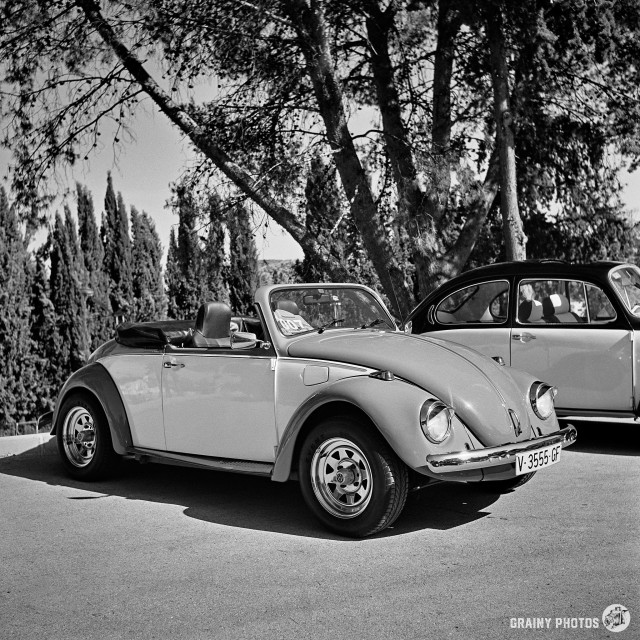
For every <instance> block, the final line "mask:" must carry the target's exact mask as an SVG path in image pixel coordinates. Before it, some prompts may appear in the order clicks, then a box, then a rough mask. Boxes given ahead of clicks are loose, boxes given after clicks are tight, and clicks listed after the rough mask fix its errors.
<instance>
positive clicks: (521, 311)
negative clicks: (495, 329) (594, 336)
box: [518, 280, 615, 324]
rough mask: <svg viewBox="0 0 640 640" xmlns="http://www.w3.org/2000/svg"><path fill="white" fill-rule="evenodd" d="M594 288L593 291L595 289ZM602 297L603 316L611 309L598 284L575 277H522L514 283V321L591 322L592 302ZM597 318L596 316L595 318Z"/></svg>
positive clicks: (609, 312) (613, 315)
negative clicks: (524, 278)
mask: <svg viewBox="0 0 640 640" xmlns="http://www.w3.org/2000/svg"><path fill="white" fill-rule="evenodd" d="M596 292H597V293H596ZM602 298H604V301H606V309H607V311H596V313H601V314H603V315H602V317H603V318H606V319H605V320H603V321H604V322H608V321H609V320H611V319H612V317H613V318H615V312H614V311H613V307H612V306H611V303H610V302H609V300H608V299H607V297H606V295H605V294H604V293H603V291H602V290H601V289H599V288H598V287H594V286H593V285H589V284H586V283H584V282H581V281H579V280H523V281H522V282H520V285H519V287H518V322H520V323H521V324H579V323H587V322H594V319H595V317H596V316H595V315H594V311H595V306H596V304H599V305H601V306H602V304H603V303H601V302H599V301H600V300H601V299H602ZM598 321H600V320H598Z"/></svg>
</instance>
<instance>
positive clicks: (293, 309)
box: [276, 300, 300, 316]
mask: <svg viewBox="0 0 640 640" xmlns="http://www.w3.org/2000/svg"><path fill="white" fill-rule="evenodd" d="M276 309H282V310H283V311H288V312H289V313H292V314H293V315H294V316H299V315H300V308H299V307H298V305H297V304H296V303H295V302H294V301H293V300H278V302H276Z"/></svg>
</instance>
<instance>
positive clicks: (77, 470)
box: [56, 395, 118, 480]
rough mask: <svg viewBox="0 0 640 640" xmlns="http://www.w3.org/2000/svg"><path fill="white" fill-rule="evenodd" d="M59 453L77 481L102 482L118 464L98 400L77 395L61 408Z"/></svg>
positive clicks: (57, 429) (68, 399)
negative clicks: (100, 480)
mask: <svg viewBox="0 0 640 640" xmlns="http://www.w3.org/2000/svg"><path fill="white" fill-rule="evenodd" d="M56 440H57V444H58V452H59V453H60V456H61V457H62V462H63V464H64V466H65V468H66V470H67V471H68V472H69V474H70V475H72V476H73V477H74V478H78V479H80V480H99V479H102V478H104V477H106V476H107V475H109V474H110V473H111V472H112V471H113V469H114V467H115V466H116V464H117V462H118V456H117V454H116V453H115V451H114V450H113V445H112V444H111V434H110V432H109V425H108V423H107V418H106V416H105V415H104V412H103V411H102V408H101V407H100V406H99V404H98V403H97V401H96V400H94V399H93V398H90V397H88V396H81V395H73V396H71V397H69V398H67V399H66V400H65V401H64V403H63V404H62V407H61V408H60V412H59V417H58V426H57V428H56Z"/></svg>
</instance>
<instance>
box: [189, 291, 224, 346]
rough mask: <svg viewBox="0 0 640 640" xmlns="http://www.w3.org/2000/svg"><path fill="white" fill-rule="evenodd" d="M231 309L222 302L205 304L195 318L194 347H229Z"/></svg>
mask: <svg viewBox="0 0 640 640" xmlns="http://www.w3.org/2000/svg"><path fill="white" fill-rule="evenodd" d="M230 328H231V309H230V308H229V305H227V304H225V303H224V302H205V303H204V304H203V305H202V306H201V307H200V308H199V309H198V315H197V317H196V327H195V330H194V332H193V338H192V343H193V346H194V347H230V346H231V340H230V338H229V336H230V330H231V329H230Z"/></svg>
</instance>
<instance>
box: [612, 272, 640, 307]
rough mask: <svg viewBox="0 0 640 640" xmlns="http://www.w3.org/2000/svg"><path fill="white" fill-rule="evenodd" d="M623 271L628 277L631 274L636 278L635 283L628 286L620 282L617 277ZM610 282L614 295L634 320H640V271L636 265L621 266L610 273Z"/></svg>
mask: <svg viewBox="0 0 640 640" xmlns="http://www.w3.org/2000/svg"><path fill="white" fill-rule="evenodd" d="M622 271H626V272H627V275H628V274H629V272H631V273H632V274H633V276H634V277H635V282H630V283H629V284H628V285H625V284H623V283H622V282H620V281H619V280H618V279H617V278H616V275H618V274H620V272H622ZM608 280H609V283H610V285H611V289H612V291H613V294H614V295H615V297H616V298H617V299H618V301H619V302H620V304H621V305H622V306H623V307H624V309H625V310H626V311H627V312H628V313H630V314H631V315H632V316H633V317H634V318H640V269H639V268H638V267H637V266H636V265H634V264H629V263H625V264H621V265H619V266H617V267H613V269H611V270H610V271H609V273H608ZM630 294H633V296H630ZM634 309H635V311H634Z"/></svg>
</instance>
